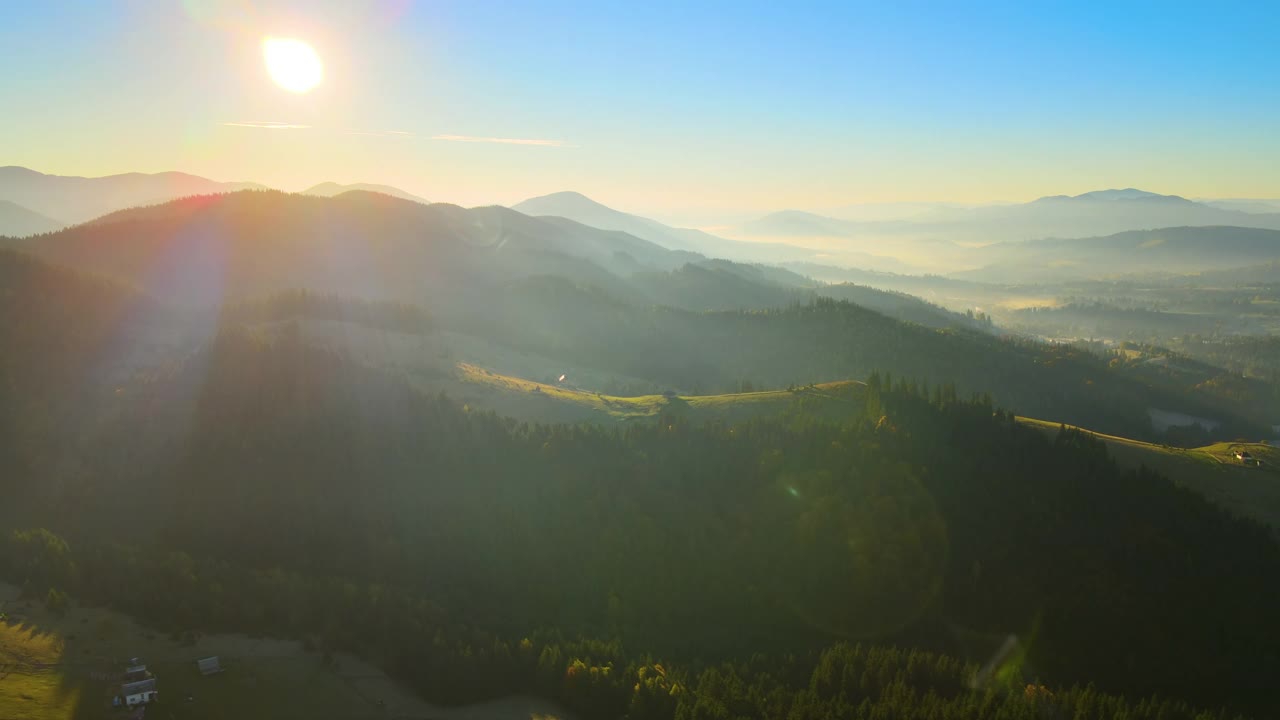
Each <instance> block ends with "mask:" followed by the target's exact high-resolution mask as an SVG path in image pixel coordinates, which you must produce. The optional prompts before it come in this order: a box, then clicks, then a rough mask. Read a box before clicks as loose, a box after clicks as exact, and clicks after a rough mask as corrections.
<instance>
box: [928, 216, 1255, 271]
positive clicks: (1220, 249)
mask: <svg viewBox="0 0 1280 720" xmlns="http://www.w3.org/2000/svg"><path fill="white" fill-rule="evenodd" d="M974 252H975V253H977V255H978V257H979V258H981V259H982V260H983V263H984V265H983V267H981V268H980V269H977V270H971V271H965V272H959V273H954V274H953V276H954V277H960V278H965V279H971V280H980V281H985V282H1003V283H1015V282H1044V281H1056V280H1063V279H1081V278H1090V277H1107V276H1115V275H1120V274H1143V273H1172V274H1186V273H1200V272H1206V271H1223V270H1235V271H1241V272H1242V271H1244V270H1245V269H1247V268H1249V267H1251V266H1261V267H1268V266H1270V265H1271V264H1273V263H1275V262H1276V261H1280V231H1277V230H1267V229H1263V228H1242V227H1234V226H1225V227H1212V226H1210V227H1173V228H1162V229H1159V230H1129V231H1126V232H1122V233H1115V234H1112V235H1105V236H1101V237H1090V238H1071V239H1046V240H1032V241H1028V242H1008V243H996V244H993V245H988V246H986V247H983V248H979V249H977V250H975V251H974Z"/></svg>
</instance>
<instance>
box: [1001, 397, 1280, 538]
mask: <svg viewBox="0 0 1280 720" xmlns="http://www.w3.org/2000/svg"><path fill="white" fill-rule="evenodd" d="M1018 422H1020V423H1023V424H1025V425H1027V426H1029V427H1034V428H1037V429H1040V430H1043V431H1045V432H1047V433H1054V432H1057V431H1059V429H1060V428H1061V427H1062V425H1061V424H1060V423H1055V422H1046V421H1044V420H1035V419H1032V418H1024V417H1020V418H1018ZM1074 429H1077V430H1080V431H1081V432H1086V433H1088V434H1089V435H1091V436H1092V437H1095V438H1097V439H1099V440H1101V441H1102V442H1103V443H1104V444H1105V445H1106V446H1107V450H1108V452H1110V453H1111V456H1112V457H1114V458H1115V459H1116V461H1117V462H1119V463H1120V464H1122V465H1124V466H1126V467H1131V468H1134V469H1136V468H1138V467H1146V468H1149V469H1151V470H1154V471H1156V472H1159V473H1160V474H1162V475H1164V476H1165V477H1167V478H1169V479H1170V480H1172V481H1174V482H1175V483H1177V484H1179V485H1182V486H1184V487H1187V488H1190V489H1192V490H1195V491H1196V492H1198V493H1200V494H1202V495H1204V496H1205V497H1207V498H1209V499H1210V500H1212V501H1213V502H1215V503H1217V504H1218V505H1221V506H1222V507H1224V508H1226V509H1228V510H1230V511H1231V512H1233V513H1235V514H1237V515H1239V516H1241V517H1247V518H1253V519H1255V520H1258V521H1260V522H1264V523H1267V524H1269V525H1271V526H1272V527H1275V528H1280V449H1277V448H1275V447H1273V446H1270V445H1264V444H1261V443H1247V442H1221V443H1215V444H1213V445H1208V446H1205V447H1201V448H1190V449H1186V448H1175V447H1169V446H1167V445H1156V444H1152V443H1145V442H1141V441H1138V440H1131V439H1129V438H1122V437H1116V436H1114V435H1104V434H1102V433H1096V432H1092V431H1089V430H1083V429H1081V428H1074ZM1236 452H1248V453H1250V454H1251V455H1252V456H1253V457H1254V458H1256V459H1258V460H1259V461H1261V464H1260V465H1252V466H1246V465H1244V464H1242V463H1241V462H1240V461H1239V460H1237V459H1236V457H1235V453H1236Z"/></svg>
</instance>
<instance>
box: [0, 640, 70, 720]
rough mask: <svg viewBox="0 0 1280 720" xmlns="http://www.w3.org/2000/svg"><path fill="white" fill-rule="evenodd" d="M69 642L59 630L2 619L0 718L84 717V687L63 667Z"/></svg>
mask: <svg viewBox="0 0 1280 720" xmlns="http://www.w3.org/2000/svg"><path fill="white" fill-rule="evenodd" d="M65 646H66V643H65V641H64V640H63V637H62V635H61V634H60V633H54V632H48V631H46V630H44V629H42V628H40V627H37V626H34V625H31V624H29V623H26V622H23V621H20V620H12V621H9V622H5V621H0V718H4V719H5V720H62V719H63V718H75V717H84V714H83V713H82V712H80V711H79V705H80V702H81V700H82V697H81V696H82V694H83V693H84V688H83V687H81V686H80V684H79V683H77V682H74V681H70V680H69V679H68V678H67V677H66V675H65V674H64V672H63V671H62V670H61V669H60V664H61V663H63V662H65V661H64V660H63V652H64V650H65Z"/></svg>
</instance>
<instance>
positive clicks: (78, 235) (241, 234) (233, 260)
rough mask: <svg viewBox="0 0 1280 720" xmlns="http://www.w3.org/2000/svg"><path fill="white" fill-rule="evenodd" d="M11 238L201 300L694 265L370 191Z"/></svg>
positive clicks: (426, 289)
mask: <svg viewBox="0 0 1280 720" xmlns="http://www.w3.org/2000/svg"><path fill="white" fill-rule="evenodd" d="M11 246H12V247H16V248H18V249H22V250H25V251H28V252H31V253H33V254H36V255H38V256H40V257H43V258H46V259H49V260H52V261H55V262H60V263H64V264H66V265H68V266H71V267H75V268H81V269H86V270H91V271H93V272H97V273H102V274H105V275H110V276H114V277H117V278H120V279H123V280H125V281H127V282H130V283H134V284H136V285H138V286H140V287H142V288H143V289H145V290H147V291H149V292H151V293H153V294H154V295H156V296H157V297H160V298H162V299H165V300H167V301H171V302H177V303H181V304H184V305H192V306H195V305H205V306H208V305H216V304H218V303H220V302H222V301H223V300H224V299H226V300H230V299H238V298H245V297H251V296H260V295H266V294H270V293H274V292H279V291H283V290H288V289H292V288H306V289H309V290H314V291H319V292H337V293H341V294H345V295H354V296H358V297H365V298H369V299H404V300H410V301H415V302H425V301H433V302H439V303H444V304H448V305H454V304H465V303H467V302H469V301H472V300H479V299H481V298H483V297H484V296H485V294H486V293H487V292H490V291H491V287H492V286H493V285H495V284H501V283H505V282H508V281H510V280H512V279H514V278H520V277H527V276H530V275H538V274H546V273H554V274H562V275H567V276H571V277H576V278H580V279H581V280H582V281H584V282H591V283H597V284H600V285H606V286H607V285H609V284H611V283H612V282H613V281H614V277H615V276H614V275H612V274H611V273H610V270H613V271H616V272H620V273H625V272H630V271H634V270H637V269H645V268H648V269H670V268H674V267H678V266H679V265H681V264H683V263H684V261H685V258H684V257H682V256H679V255H676V254H673V253H671V252H670V251H668V250H665V249H664V248H661V247H659V246H657V245H654V244H653V243H650V242H647V241H645V240H641V239H639V238H635V237H632V236H629V235H626V234H623V233H616V232H605V231H600V230H596V229H594V228H588V227H585V226H583V225H578V224H576V223H571V222H569V221H558V222H549V221H546V220H540V219H536V218H530V217H528V216H525V215H521V214H519V213H516V212H513V211H510V210H507V209H505V208H498V207H490V208H475V209H471V210H466V209H463V208H460V207H457V206H453V205H441V204H436V205H421V204H419V203H414V202H409V201H405V200H401V199H399V198H393V197H389V196H386V195H382V194H377V193H368V192H359V191H352V192H348V193H344V194H342V195H340V196H338V197H335V198H323V197H312V196H306V195H289V194H284V193H279V192H274V191H266V192H239V193H232V194H228V195H216V196H200V197H192V198H187V199H184V200H179V201H174V202H170V203H166V204H163V205H157V206H152V207H146V208H139V209H134V210H127V211H121V212H118V213H113V214H111V215H108V216H105V217H102V218H99V219H98V220H96V221H94V222H93V223H90V224H86V225H82V226H77V227H73V228H68V229H66V230H63V231H61V232H58V233H54V234H52V235H47V236H42V237H40V238H39V239H38V241H30V242H21V241H17V242H13V243H11Z"/></svg>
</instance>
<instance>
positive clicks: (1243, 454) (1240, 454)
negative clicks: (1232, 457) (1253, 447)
mask: <svg viewBox="0 0 1280 720" xmlns="http://www.w3.org/2000/svg"><path fill="white" fill-rule="evenodd" d="M1236 459H1237V460H1239V461H1240V462H1242V463H1244V464H1245V465H1252V464H1253V455H1252V454H1250V453H1249V451H1248V450H1243V451H1241V450H1237V451H1236Z"/></svg>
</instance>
